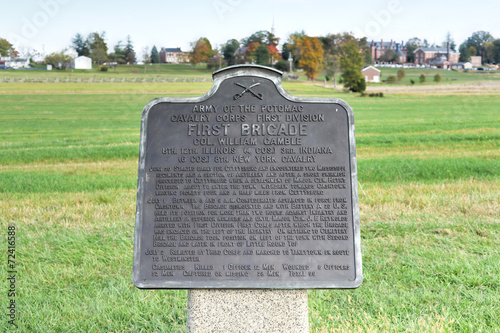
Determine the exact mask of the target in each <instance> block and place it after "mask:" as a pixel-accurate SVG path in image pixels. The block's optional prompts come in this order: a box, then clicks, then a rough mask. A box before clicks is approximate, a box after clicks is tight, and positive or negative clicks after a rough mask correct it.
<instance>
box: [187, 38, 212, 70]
mask: <svg viewBox="0 0 500 333" xmlns="http://www.w3.org/2000/svg"><path fill="white" fill-rule="evenodd" d="M193 44H194V46H193V51H191V52H190V53H189V62H190V63H191V64H193V66H196V64H199V63H200V62H205V61H207V60H208V59H209V58H210V57H211V56H212V54H213V50H212V45H210V42H209V41H208V39H207V38H204V37H202V38H200V39H198V40H197V41H196V43H193ZM193 44H191V45H193Z"/></svg>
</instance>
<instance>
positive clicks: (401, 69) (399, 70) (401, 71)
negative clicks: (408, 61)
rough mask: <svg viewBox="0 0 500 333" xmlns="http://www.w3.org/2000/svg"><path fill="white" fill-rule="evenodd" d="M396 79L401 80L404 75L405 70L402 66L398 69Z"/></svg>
mask: <svg viewBox="0 0 500 333" xmlns="http://www.w3.org/2000/svg"><path fill="white" fill-rule="evenodd" d="M397 75H398V81H401V80H402V79H403V78H404V77H405V76H406V71H405V69H404V68H400V69H398V74H397Z"/></svg>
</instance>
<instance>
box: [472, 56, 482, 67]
mask: <svg viewBox="0 0 500 333" xmlns="http://www.w3.org/2000/svg"><path fill="white" fill-rule="evenodd" d="M470 63H471V64H472V67H481V66H482V65H483V60H482V58H481V56H473V57H470Z"/></svg>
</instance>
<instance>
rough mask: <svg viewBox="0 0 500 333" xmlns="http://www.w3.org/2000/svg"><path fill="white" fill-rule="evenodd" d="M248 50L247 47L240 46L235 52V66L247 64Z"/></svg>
mask: <svg viewBox="0 0 500 333" xmlns="http://www.w3.org/2000/svg"><path fill="white" fill-rule="evenodd" d="M247 50H248V47H246V46H240V47H239V48H238V49H237V50H236V51H235V52H234V62H235V64H245V63H246V54H247Z"/></svg>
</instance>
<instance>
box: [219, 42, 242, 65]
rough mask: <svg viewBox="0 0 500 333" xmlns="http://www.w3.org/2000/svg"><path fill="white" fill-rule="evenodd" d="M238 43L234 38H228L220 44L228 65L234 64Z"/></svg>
mask: <svg viewBox="0 0 500 333" xmlns="http://www.w3.org/2000/svg"><path fill="white" fill-rule="evenodd" d="M239 47H240V43H239V42H238V41H237V40H236V39H230V40H228V41H227V42H226V44H224V45H223V46H222V56H223V58H224V59H225V60H226V61H227V64H228V65H229V66H231V65H234V64H236V57H235V55H234V54H235V52H236V51H238V48H239Z"/></svg>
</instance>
